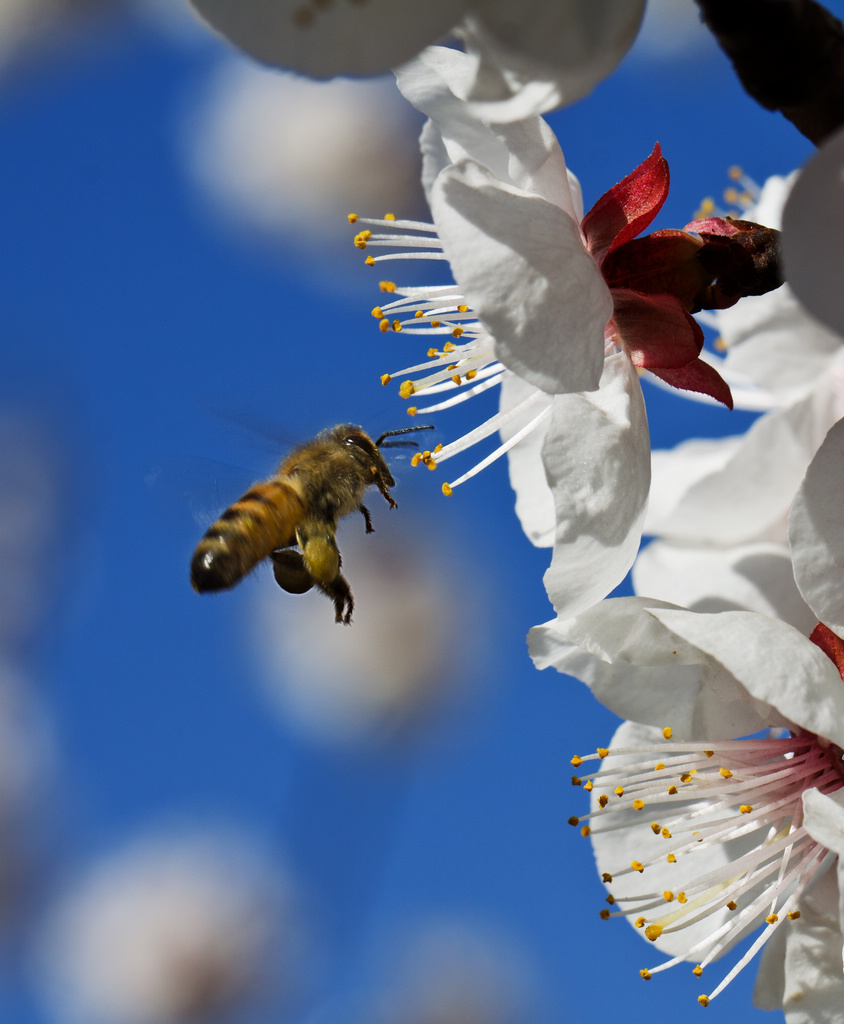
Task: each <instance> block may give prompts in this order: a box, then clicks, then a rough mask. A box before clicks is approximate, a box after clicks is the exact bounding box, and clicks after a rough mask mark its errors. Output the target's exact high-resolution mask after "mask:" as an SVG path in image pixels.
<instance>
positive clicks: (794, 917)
mask: <svg viewBox="0 0 844 1024" xmlns="http://www.w3.org/2000/svg"><path fill="white" fill-rule="evenodd" d="M798 917H800V911H799V910H789V912H788V919H789V921H796V920H797V918H798Z"/></svg>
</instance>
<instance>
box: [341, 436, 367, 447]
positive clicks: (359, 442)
mask: <svg viewBox="0 0 844 1024" xmlns="http://www.w3.org/2000/svg"><path fill="white" fill-rule="evenodd" d="M344 444H349V445H352V444H353V445H354V446H355V447H356V448H363V447H364V445H363V441H362V439H361V438H359V437H347V438H346V439H345V441H344Z"/></svg>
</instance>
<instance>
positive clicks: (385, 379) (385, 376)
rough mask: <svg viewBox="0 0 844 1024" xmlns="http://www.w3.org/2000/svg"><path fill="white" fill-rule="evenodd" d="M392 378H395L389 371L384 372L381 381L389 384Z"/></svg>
mask: <svg viewBox="0 0 844 1024" xmlns="http://www.w3.org/2000/svg"><path fill="white" fill-rule="evenodd" d="M392 379H393V378H392V377H391V376H390V375H389V373H382V374H381V383H382V384H384V385H387V384H389V383H390V381H391V380H392Z"/></svg>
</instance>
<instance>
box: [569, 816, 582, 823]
mask: <svg viewBox="0 0 844 1024" xmlns="http://www.w3.org/2000/svg"><path fill="white" fill-rule="evenodd" d="M579 824H580V818H578V817H577V816H576V815H574V814H573V815H572V816H571V817H570V818H569V825H579Z"/></svg>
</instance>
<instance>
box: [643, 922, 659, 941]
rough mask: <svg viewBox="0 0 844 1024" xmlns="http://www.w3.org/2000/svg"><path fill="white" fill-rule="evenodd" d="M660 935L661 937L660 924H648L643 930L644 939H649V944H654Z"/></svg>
mask: <svg viewBox="0 0 844 1024" xmlns="http://www.w3.org/2000/svg"><path fill="white" fill-rule="evenodd" d="M660 935H662V925H661V924H649V925H648V927H647V928H646V929H645V938H647V939H650V940H651V942H656V940H657V939H658V938H659V937H660Z"/></svg>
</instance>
